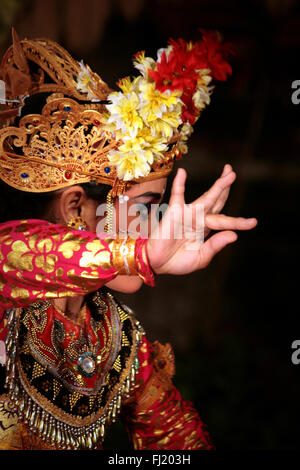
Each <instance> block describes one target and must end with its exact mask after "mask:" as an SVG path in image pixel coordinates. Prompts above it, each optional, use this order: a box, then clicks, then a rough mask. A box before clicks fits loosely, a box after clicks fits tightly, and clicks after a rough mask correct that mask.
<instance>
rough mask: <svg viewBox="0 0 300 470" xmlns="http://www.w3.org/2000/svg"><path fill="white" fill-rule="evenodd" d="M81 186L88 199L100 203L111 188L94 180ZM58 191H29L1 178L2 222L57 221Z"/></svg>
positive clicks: (0, 220) (0, 218) (0, 221)
mask: <svg viewBox="0 0 300 470" xmlns="http://www.w3.org/2000/svg"><path fill="white" fill-rule="evenodd" d="M79 186H81V187H82V188H83V189H84V191H85V194H86V196H87V198H88V199H94V200H95V201H97V202H98V203H99V204H100V203H102V202H105V200H106V196H107V193H108V192H109V190H110V189H111V187H110V186H108V185H106V184H96V183H94V182H90V183H82V184H80V185H79ZM57 194H58V192H57V191H49V192H47V193H29V192H25V191H20V190H18V189H15V188H13V187H11V186H9V185H8V184H6V183H4V181H1V180H0V201H1V203H0V223H4V222H7V221H9V220H20V219H46V220H48V221H49V222H52V223H55V222H56V220H55V219H54V216H53V215H52V211H51V206H52V203H53V201H54V199H55V198H56V197H57Z"/></svg>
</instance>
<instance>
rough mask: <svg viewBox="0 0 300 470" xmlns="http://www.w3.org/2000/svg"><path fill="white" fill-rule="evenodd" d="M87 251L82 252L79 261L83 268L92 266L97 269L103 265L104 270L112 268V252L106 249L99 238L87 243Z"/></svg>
mask: <svg viewBox="0 0 300 470" xmlns="http://www.w3.org/2000/svg"><path fill="white" fill-rule="evenodd" d="M86 249H87V251H84V252H83V253H82V257H81V259H80V261H79V266H80V267H81V268H91V269H94V270H96V269H97V268H99V267H101V268H102V269H104V270H107V269H110V268H111V266H112V265H111V260H110V252H109V251H108V250H106V249H105V248H104V246H103V244H102V242H101V241H100V240H99V239H95V240H94V241H93V242H90V243H87V244H86Z"/></svg>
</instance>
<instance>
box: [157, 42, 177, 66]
mask: <svg viewBox="0 0 300 470" xmlns="http://www.w3.org/2000/svg"><path fill="white" fill-rule="evenodd" d="M172 50H173V46H171V45H169V46H168V47H161V48H160V49H158V51H157V62H159V63H160V61H161V56H162V54H163V53H164V52H165V53H166V57H167V61H168V58H169V55H170V52H171V51H172Z"/></svg>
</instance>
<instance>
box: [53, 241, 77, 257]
mask: <svg viewBox="0 0 300 470" xmlns="http://www.w3.org/2000/svg"><path fill="white" fill-rule="evenodd" d="M78 250H80V244H79V243H78V240H71V241H67V242H64V243H62V244H61V245H60V246H59V247H58V251H59V252H60V253H62V255H63V256H64V258H66V259H70V258H72V256H73V254H74V251H78Z"/></svg>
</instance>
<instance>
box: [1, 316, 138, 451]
mask: <svg viewBox="0 0 300 470" xmlns="http://www.w3.org/2000/svg"><path fill="white" fill-rule="evenodd" d="M17 313H18V312H17V309H12V310H10V311H9V316H8V325H7V328H8V334H7V337H6V340H5V346H6V352H7V358H8V359H7V362H6V380H5V387H6V388H7V390H8V394H9V397H10V400H11V402H12V404H13V406H14V409H15V410H16V411H17V412H18V417H19V420H20V421H21V422H24V424H26V425H27V426H28V427H29V429H30V430H31V431H32V432H33V433H35V434H36V435H37V436H38V437H39V438H41V439H42V440H43V441H44V442H47V443H48V444H50V445H52V446H53V447H55V448H58V449H69V450H77V449H78V450H84V449H86V450H88V449H97V448H98V447H99V445H100V444H101V443H102V442H103V440H104V437H105V430H106V428H107V427H108V425H109V424H110V423H113V422H115V421H116V418H117V416H118V414H119V412H120V409H121V405H122V400H123V398H124V397H125V398H128V397H129V396H130V390H131V388H132V387H134V385H135V375H136V371H137V370H138V367H139V366H138V361H134V363H133V365H132V366H131V370H130V373H129V374H128V376H127V378H126V380H125V383H124V385H121V386H120V389H119V391H118V393H117V395H116V396H115V397H114V398H113V399H112V401H111V403H110V404H109V405H108V408H107V410H106V411H105V413H104V415H103V416H101V417H100V418H98V419H97V420H96V421H95V422H94V423H92V424H90V425H87V426H81V427H76V426H71V425H69V424H67V423H64V422H62V421H59V420H58V419H56V418H55V417H53V416H52V415H51V414H50V413H48V412H47V411H46V410H44V409H43V408H42V407H41V406H40V405H39V404H37V403H36V402H35V401H34V400H33V399H32V398H31V397H30V396H29V395H28V393H27V392H26V390H25V389H24V387H23V386H22V384H21V381H20V380H19V378H18V374H17V367H16V356H17V344H18V336H19V333H18V318H17V316H18V315H17ZM136 327H137V331H136V340H137V344H139V343H140V341H141V336H142V329H141V327H140V324H139V322H138V321H137V322H136Z"/></svg>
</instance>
